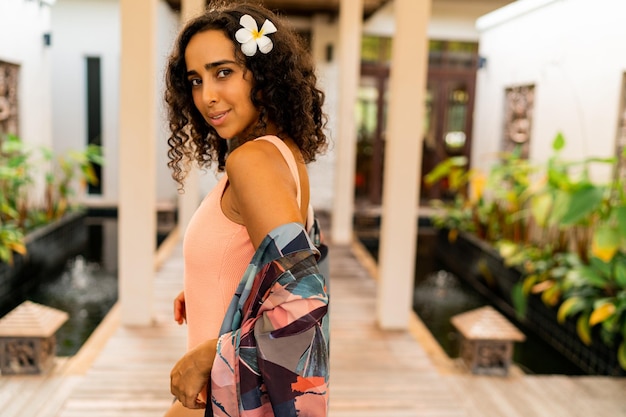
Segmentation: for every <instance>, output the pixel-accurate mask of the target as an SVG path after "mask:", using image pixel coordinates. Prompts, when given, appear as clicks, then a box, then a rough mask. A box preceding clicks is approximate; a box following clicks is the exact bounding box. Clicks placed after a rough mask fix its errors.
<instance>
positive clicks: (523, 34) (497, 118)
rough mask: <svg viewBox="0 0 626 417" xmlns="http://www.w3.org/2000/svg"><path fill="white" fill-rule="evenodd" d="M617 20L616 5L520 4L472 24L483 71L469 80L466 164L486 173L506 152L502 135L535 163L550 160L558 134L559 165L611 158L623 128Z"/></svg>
mask: <svg viewBox="0 0 626 417" xmlns="http://www.w3.org/2000/svg"><path fill="white" fill-rule="evenodd" d="M624 16H626V2H624V1H622V0H598V1H593V2H591V1H587V0H520V1H517V2H515V3H513V4H510V5H508V6H506V7H504V8H502V9H499V10H496V11H494V12H493V13H490V14H488V15H486V16H483V17H482V18H480V19H479V20H478V23H477V27H478V29H479V31H480V54H481V56H483V57H484V58H485V59H486V65H485V67H484V68H482V69H481V70H480V71H479V72H478V79H477V95H476V108H475V113H474V119H475V123H474V143H473V149H472V165H473V166H474V167H475V168H482V169H484V170H486V169H488V167H489V165H490V164H491V163H492V162H493V161H494V155H495V153H496V152H498V151H500V150H502V149H503V148H504V147H507V146H510V143H511V139H510V137H511V135H509V133H512V135H513V136H515V135H516V134H517V135H519V136H518V139H519V141H521V142H523V143H526V151H527V154H528V157H529V158H530V159H531V160H533V161H536V162H543V161H546V160H547V158H548V157H549V156H551V155H552V141H553V139H554V137H555V136H556V134H557V133H558V132H562V133H563V134H564V136H565V139H566V147H565V149H564V150H563V152H562V155H563V157H564V158H566V159H569V160H581V159H583V158H587V157H613V156H616V155H617V151H616V149H617V147H618V142H617V140H618V138H619V137H622V138H623V135H624V134H625V133H624V132H625V129H624V128H625V126H626V123H625V121H626V115H624V111H625V109H626V107H625V106H624V104H625V102H626V86H625V81H624V80H625V76H626V54H624V53H623V51H624V39H626V26H625V25H624V24H623V17H624ZM507 92H508V95H507ZM507 97H509V101H508V102H507ZM513 106H516V110H514V111H512V110H510V109H511V108H512V107H513ZM507 109H508V112H507ZM522 113H523V114H522ZM620 146H623V144H622V145H620ZM592 174H594V175H595V176H596V177H597V179H606V178H607V177H606V176H607V175H610V172H607V170H606V169H604V170H602V169H596V170H595V171H592Z"/></svg>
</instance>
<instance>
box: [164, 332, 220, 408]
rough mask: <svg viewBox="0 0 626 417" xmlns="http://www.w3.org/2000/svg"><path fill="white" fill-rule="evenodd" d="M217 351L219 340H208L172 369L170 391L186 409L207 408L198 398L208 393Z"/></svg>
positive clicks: (181, 359) (188, 353)
mask: <svg viewBox="0 0 626 417" xmlns="http://www.w3.org/2000/svg"><path fill="white" fill-rule="evenodd" d="M216 350H217V339H211V340H207V341H206V342H203V343H201V344H199V345H198V346H196V347H195V348H193V349H191V350H190V351H189V352H187V353H186V354H185V355H184V356H183V357H182V358H180V360H179V361H178V362H176V365H174V368H172V372H170V390H171V392H172V394H174V396H175V397H176V398H177V399H178V401H180V402H181V403H182V404H183V405H184V406H185V407H187V408H196V409H197V408H205V407H206V403H205V402H204V401H201V400H200V399H199V398H198V396H199V395H200V393H202V391H203V390H204V393H206V385H207V383H208V381H209V376H210V375H211V368H212V367H213V360H214V359H215V354H216Z"/></svg>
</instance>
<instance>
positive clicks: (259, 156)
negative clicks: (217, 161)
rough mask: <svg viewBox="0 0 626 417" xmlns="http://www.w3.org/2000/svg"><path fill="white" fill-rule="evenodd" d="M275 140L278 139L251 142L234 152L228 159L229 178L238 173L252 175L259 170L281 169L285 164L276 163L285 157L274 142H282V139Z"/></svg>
mask: <svg viewBox="0 0 626 417" xmlns="http://www.w3.org/2000/svg"><path fill="white" fill-rule="evenodd" d="M264 138H267V137H264ZM274 138H276V139H272V140H251V141H248V142H246V143H244V144H242V145H240V146H238V147H237V148H236V149H235V150H233V151H232V152H231V153H230V155H228V158H226V172H227V173H228V176H229V177H231V176H232V175H233V174H235V175H236V173H237V172H247V173H250V172H255V171H257V172H258V171H259V170H264V171H265V170H269V171H273V170H276V169H280V168H281V166H282V165H283V164H277V163H276V161H280V160H282V159H283V155H282V152H281V151H280V149H279V148H278V147H277V146H276V144H275V143H274V142H275V141H276V140H278V141H280V142H282V139H280V138H278V137H274ZM259 139H261V138H259Z"/></svg>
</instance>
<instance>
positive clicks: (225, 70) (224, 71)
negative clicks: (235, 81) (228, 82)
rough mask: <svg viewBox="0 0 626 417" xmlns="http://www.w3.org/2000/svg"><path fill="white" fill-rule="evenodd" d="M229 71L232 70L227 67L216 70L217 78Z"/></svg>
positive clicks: (227, 73) (223, 76) (222, 76)
mask: <svg viewBox="0 0 626 417" xmlns="http://www.w3.org/2000/svg"><path fill="white" fill-rule="evenodd" d="M231 72H232V70H230V69H228V68H224V69H221V70H219V71H217V78H225V77H226V76H228V75H229V74H230V73H231Z"/></svg>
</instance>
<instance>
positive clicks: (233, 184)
mask: <svg viewBox="0 0 626 417" xmlns="http://www.w3.org/2000/svg"><path fill="white" fill-rule="evenodd" d="M226 173H227V175H228V180H229V182H230V187H229V188H230V190H231V192H232V209H233V211H234V212H236V213H238V214H239V215H240V216H241V220H242V223H243V224H244V225H245V226H246V228H247V229H248V234H249V235H250V238H251V240H252V243H253V245H254V246H255V247H257V246H258V244H259V243H260V241H261V240H262V238H263V237H264V236H265V234H267V233H268V232H269V231H270V230H272V229H273V228H274V227H276V226H278V225H281V224H284V223H287V222H293V221H297V222H302V216H301V214H300V209H299V206H298V202H297V199H296V194H297V187H296V183H295V180H294V179H293V176H292V175H291V172H290V170H289V166H288V165H287V163H286V162H285V160H284V158H283V156H282V154H281V153H280V151H279V150H278V149H277V148H276V146H274V145H273V144H272V143H269V142H267V141H251V142H247V143H245V144H243V145H241V146H240V147H238V148H237V149H236V150H234V151H233V152H232V153H231V154H230V155H229V156H228V158H227V159H226Z"/></svg>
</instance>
